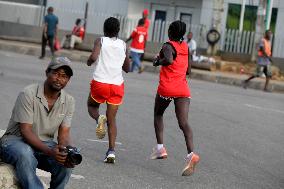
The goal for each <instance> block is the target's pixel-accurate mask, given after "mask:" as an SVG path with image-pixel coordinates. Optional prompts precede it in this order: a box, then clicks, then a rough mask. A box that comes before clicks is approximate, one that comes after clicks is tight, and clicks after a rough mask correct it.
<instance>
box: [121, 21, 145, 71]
mask: <svg viewBox="0 0 284 189" xmlns="http://www.w3.org/2000/svg"><path fill="white" fill-rule="evenodd" d="M146 39H147V30H146V28H145V27H144V20H143V19H140V20H139V21H138V26H137V27H136V28H135V29H134V30H133V32H132V34H131V35H130V37H129V38H128V39H127V40H126V42H128V41H130V40H132V42H131V44H130V56H131V59H132V66H131V72H133V71H134V70H135V69H136V67H137V68H138V69H139V72H138V73H142V72H143V67H142V65H141V60H140V58H141V55H142V54H143V53H144V49H145V45H146Z"/></svg>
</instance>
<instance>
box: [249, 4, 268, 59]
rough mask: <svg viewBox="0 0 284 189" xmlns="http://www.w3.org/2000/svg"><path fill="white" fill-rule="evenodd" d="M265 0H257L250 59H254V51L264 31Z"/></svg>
mask: <svg viewBox="0 0 284 189" xmlns="http://www.w3.org/2000/svg"><path fill="white" fill-rule="evenodd" d="M266 7H267V0H259V5H258V9H257V18H256V26H255V37H254V46H253V48H252V55H251V61H252V62H254V61H255V60H256V52H257V47H258V45H259V42H260V40H261V38H262V36H263V34H264V32H265V16H266Z"/></svg>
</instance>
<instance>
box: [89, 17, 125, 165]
mask: <svg viewBox="0 0 284 189" xmlns="http://www.w3.org/2000/svg"><path fill="white" fill-rule="evenodd" d="M119 30H120V27H119V21H118V19H116V18H114V17H110V18H108V19H106V20H105V22H104V37H101V38H98V39H96V40H95V44H94V48H93V52H92V54H91V55H90V57H89V59H88V61H87V65H88V66H91V65H92V64H95V68H94V72H93V79H92V80H91V82H90V94H89V97H88V102H87V105H88V112H89V115H90V116H91V117H92V118H93V119H95V120H96V122H97V127H96V134H97V137H98V138H99V139H102V138H104V136H105V134H106V130H105V124H106V123H107V131H108V140H109V148H108V150H107V152H106V156H105V159H104V162H105V163H115V150H114V148H115V140H116V136H117V127H116V113H117V111H118V108H119V105H121V104H122V99H123V96H124V79H123V77H122V70H123V71H124V72H126V73H128V72H129V58H128V52H127V48H126V44H125V42H124V41H122V40H121V39H118V37H117V36H118V32H119ZM103 103H107V110H106V116H105V115H100V114H99V107H100V105H101V104H103Z"/></svg>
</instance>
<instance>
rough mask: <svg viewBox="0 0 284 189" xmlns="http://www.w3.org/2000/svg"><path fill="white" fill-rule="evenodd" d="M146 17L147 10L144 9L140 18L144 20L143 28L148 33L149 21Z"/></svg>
mask: <svg viewBox="0 0 284 189" xmlns="http://www.w3.org/2000/svg"><path fill="white" fill-rule="evenodd" d="M148 16H149V11H148V9H144V10H143V13H142V18H143V20H144V27H145V28H146V30H147V32H148V30H149V27H150V20H149V19H148Z"/></svg>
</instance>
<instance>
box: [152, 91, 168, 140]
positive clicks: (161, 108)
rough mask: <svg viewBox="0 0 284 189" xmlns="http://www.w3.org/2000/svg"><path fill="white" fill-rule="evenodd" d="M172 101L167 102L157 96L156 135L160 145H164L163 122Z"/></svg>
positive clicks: (155, 111)
mask: <svg viewBox="0 0 284 189" xmlns="http://www.w3.org/2000/svg"><path fill="white" fill-rule="evenodd" d="M170 102H171V101H170V100H165V99H163V98H161V97H160V96H159V94H157V95H156V99H155V107H154V127H155V133H156V139H157V143H158V144H163V142H164V141H163V130H164V122H163V115H164V112H165V110H166V109H167V107H168V106H169V104H170Z"/></svg>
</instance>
